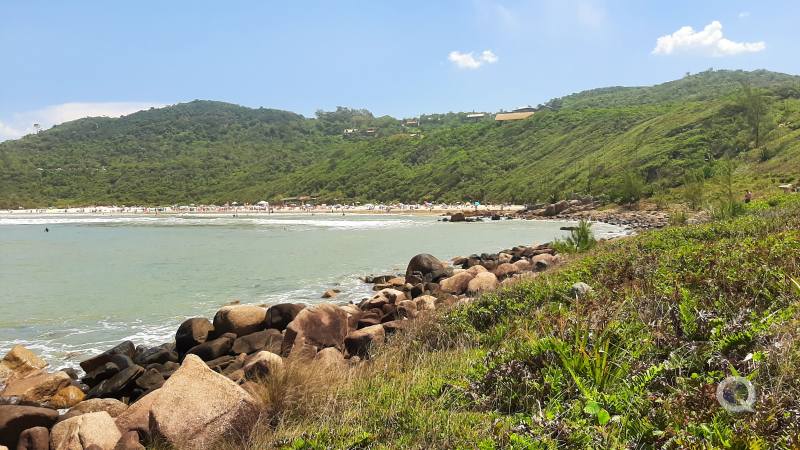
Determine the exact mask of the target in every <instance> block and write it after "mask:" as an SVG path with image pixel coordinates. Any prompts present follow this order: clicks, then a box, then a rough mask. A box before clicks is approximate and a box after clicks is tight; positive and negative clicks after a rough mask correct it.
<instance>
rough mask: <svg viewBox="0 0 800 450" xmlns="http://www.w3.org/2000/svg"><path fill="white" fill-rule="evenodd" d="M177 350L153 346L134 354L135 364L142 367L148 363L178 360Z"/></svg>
mask: <svg viewBox="0 0 800 450" xmlns="http://www.w3.org/2000/svg"><path fill="white" fill-rule="evenodd" d="M178 359H179V358H178V352H175V351H171V350H169V349H166V348H164V347H153V348H149V349H147V350H145V351H144V352H142V353H141V354H139V355H136V358H134V361H135V362H136V364H138V365H140V366H142V367H144V366H147V365H149V364H164V363H165V362H178Z"/></svg>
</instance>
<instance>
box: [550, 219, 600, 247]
mask: <svg viewBox="0 0 800 450" xmlns="http://www.w3.org/2000/svg"><path fill="white" fill-rule="evenodd" d="M596 244H597V240H596V239H595V237H594V233H592V224H591V222H589V221H588V220H581V221H580V222H578V226H576V227H575V228H574V229H572V230H570V235H569V237H567V238H565V239H564V240H559V239H557V240H555V241H554V242H553V247H554V248H555V249H556V250H557V251H559V252H562V253H580V252H585V251H588V250H591V249H592V248H593V247H594V246H595V245H596Z"/></svg>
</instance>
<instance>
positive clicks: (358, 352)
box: [344, 325, 386, 358]
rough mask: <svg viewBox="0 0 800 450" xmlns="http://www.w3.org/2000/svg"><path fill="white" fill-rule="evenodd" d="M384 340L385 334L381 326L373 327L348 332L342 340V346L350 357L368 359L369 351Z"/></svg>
mask: <svg viewBox="0 0 800 450" xmlns="http://www.w3.org/2000/svg"><path fill="white" fill-rule="evenodd" d="M385 339H386V332H385V330H384V328H383V325H373V326H371V327H367V328H362V329H360V330H356V331H352V332H350V334H348V335H347V337H346V338H345V339H344V346H345V348H346V349H347V353H348V354H349V355H350V356H358V357H361V358H369V352H370V349H371V348H372V347H373V346H375V345H378V344H382V343H383V342H384V340H385Z"/></svg>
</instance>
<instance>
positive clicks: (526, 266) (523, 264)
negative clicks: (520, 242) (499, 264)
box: [514, 259, 533, 272]
mask: <svg viewBox="0 0 800 450" xmlns="http://www.w3.org/2000/svg"><path fill="white" fill-rule="evenodd" d="M514 266H515V267H516V268H517V272H528V271H529V270H531V268H533V266H532V265H531V262H530V261H528V260H527V259H520V260H519V261H516V262H514Z"/></svg>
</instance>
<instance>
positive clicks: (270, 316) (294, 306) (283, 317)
mask: <svg viewBox="0 0 800 450" xmlns="http://www.w3.org/2000/svg"><path fill="white" fill-rule="evenodd" d="M305 307H306V305H303V304H302V303H279V304H277V305H272V306H270V307H269V309H267V317H266V321H265V323H264V327H265V328H274V329H276V330H279V331H283V330H285V329H286V327H287V326H289V323H290V322H291V321H292V320H294V318H295V317H297V314H299V313H300V311H302V310H303V309H304V308H305Z"/></svg>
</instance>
